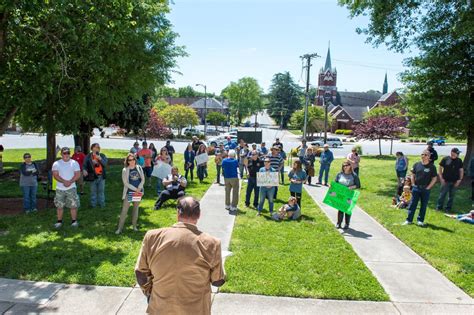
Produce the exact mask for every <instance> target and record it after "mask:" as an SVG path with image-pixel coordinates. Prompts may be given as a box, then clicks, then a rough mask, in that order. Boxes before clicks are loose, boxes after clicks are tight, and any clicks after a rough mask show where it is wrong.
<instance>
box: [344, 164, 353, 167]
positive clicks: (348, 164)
mask: <svg viewBox="0 0 474 315" xmlns="http://www.w3.org/2000/svg"><path fill="white" fill-rule="evenodd" d="M342 166H344V167H346V166H351V165H350V164H344V165H342Z"/></svg>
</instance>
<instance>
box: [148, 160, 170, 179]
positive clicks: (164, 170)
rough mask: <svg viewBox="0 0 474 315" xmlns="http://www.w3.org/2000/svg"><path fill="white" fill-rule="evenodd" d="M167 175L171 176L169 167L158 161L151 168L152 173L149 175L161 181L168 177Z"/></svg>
mask: <svg viewBox="0 0 474 315" xmlns="http://www.w3.org/2000/svg"><path fill="white" fill-rule="evenodd" d="M169 174H171V165H169V164H167V163H163V162H161V161H158V163H157V164H156V165H155V166H154V167H153V172H152V173H151V176H155V177H158V178H161V179H163V178H166V176H168V175H169Z"/></svg>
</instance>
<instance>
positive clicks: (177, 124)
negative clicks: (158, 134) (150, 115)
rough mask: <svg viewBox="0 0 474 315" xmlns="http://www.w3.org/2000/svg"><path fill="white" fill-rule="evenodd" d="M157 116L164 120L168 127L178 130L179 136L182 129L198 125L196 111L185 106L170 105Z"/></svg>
mask: <svg viewBox="0 0 474 315" xmlns="http://www.w3.org/2000/svg"><path fill="white" fill-rule="evenodd" d="M159 114H160V116H161V117H163V118H164V119H165V121H166V124H167V125H168V126H170V127H171V128H176V129H178V135H179V136H180V135H181V131H182V130H183V128H185V127H187V126H196V125H197V124H199V116H198V115H197V114H196V111H195V110H194V109H192V108H191V107H189V106H186V105H170V106H167V107H166V108H165V109H164V110H162V111H161V112H160V113H159Z"/></svg>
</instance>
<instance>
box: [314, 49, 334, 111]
mask: <svg viewBox="0 0 474 315" xmlns="http://www.w3.org/2000/svg"><path fill="white" fill-rule="evenodd" d="M336 83H337V71H336V68H333V67H332V65H331V50H330V47H328V53H327V55H326V63H325V64H324V68H321V69H320V70H319V77H318V105H323V98H324V100H325V101H326V102H327V101H330V102H331V103H333V104H335V103H336V93H337V85H336Z"/></svg>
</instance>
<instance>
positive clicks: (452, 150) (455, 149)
mask: <svg viewBox="0 0 474 315" xmlns="http://www.w3.org/2000/svg"><path fill="white" fill-rule="evenodd" d="M451 152H454V153H456V154H459V153H461V151H460V150H459V149H458V148H452V149H451Z"/></svg>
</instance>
